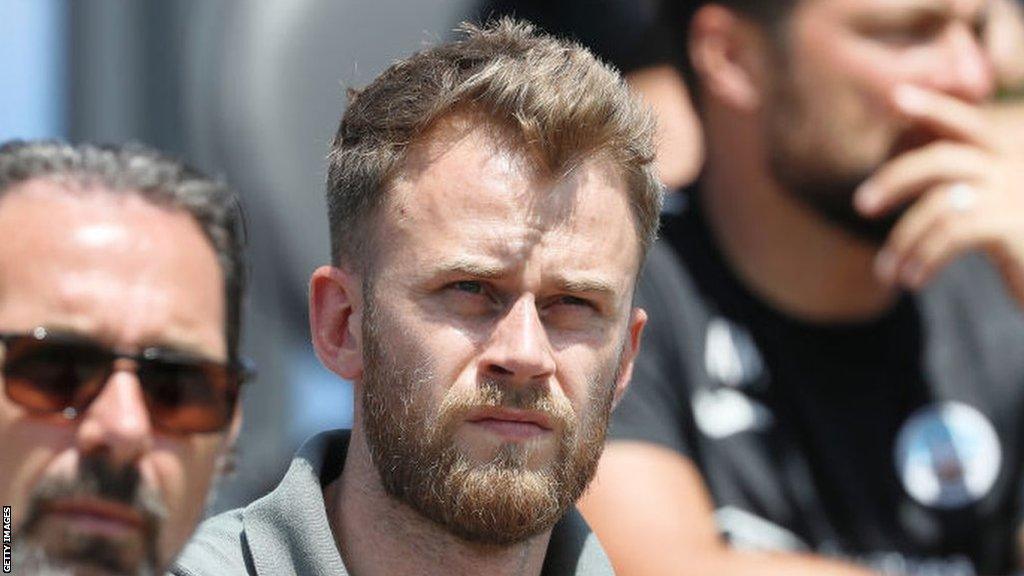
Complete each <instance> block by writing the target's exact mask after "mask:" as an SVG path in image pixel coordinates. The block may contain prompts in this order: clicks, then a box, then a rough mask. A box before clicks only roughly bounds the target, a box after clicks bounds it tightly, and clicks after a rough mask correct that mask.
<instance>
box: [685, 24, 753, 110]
mask: <svg viewBox="0 0 1024 576" xmlns="http://www.w3.org/2000/svg"><path fill="white" fill-rule="evenodd" d="M769 48H770V47H769V46H767V45H766V44H765V41H764V36H763V32H762V31H761V29H760V28H759V27H758V26H757V25H756V24H754V23H752V22H750V21H749V20H747V19H746V18H743V17H742V16H740V15H738V14H737V13H736V12H735V11H733V10H730V9H728V8H725V7H723V6H719V5H716V4H710V5H707V6H704V7H702V8H700V9H699V10H697V12H696V13H695V14H694V16H693V21H692V22H691V23H690V42H689V46H688V47H687V49H688V50H689V52H690V61H691V62H693V67H694V70H695V71H696V73H697V76H698V77H699V78H700V85H701V89H702V90H703V91H704V92H705V93H706V94H708V95H710V96H712V97H714V98H715V99H716V100H719V101H722V102H724V103H725V104H726V105H727V106H729V107H731V108H735V109H738V110H742V111H745V112H752V111H754V110H756V109H757V108H758V107H759V106H760V105H761V100H762V94H761V89H762V87H761V85H760V82H759V80H760V79H761V78H763V77H764V69H765V68H766V62H767V57H766V55H767V54H768V53H767V52H766V51H765V50H767V49H769Z"/></svg>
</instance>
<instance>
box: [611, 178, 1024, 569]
mask: <svg viewBox="0 0 1024 576" xmlns="http://www.w3.org/2000/svg"><path fill="white" fill-rule="evenodd" d="M696 198H697V197H696V196H692V197H690V199H691V200H692V201H691V202H690V205H689V206H688V207H686V208H685V209H683V210H682V211H681V213H680V214H679V215H675V216H670V215H666V216H665V217H664V218H663V231H662V239H661V240H660V241H659V242H658V244H657V245H656V246H655V247H654V248H653V249H652V251H651V254H650V256H649V260H648V264H647V267H646V269H645V271H644V274H643V277H642V280H641V283H640V287H639V289H638V301H639V305H640V306H642V307H643V308H645V309H646V310H647V312H648V315H649V321H648V325H647V328H646V330H645V332H644V338H643V343H642V346H641V351H640V355H639V357H638V359H637V363H636V367H635V370H634V375H633V381H632V384H631V385H630V387H629V389H628V391H627V393H626V395H625V397H624V398H623V400H622V402H621V403H620V405H619V407H618V408H617V409H616V412H615V413H614V415H613V419H612V427H611V432H610V436H611V439H612V440H641V441H648V442H654V443H657V444H659V445H662V446H665V447H668V448H670V449H673V450H675V451H677V452H679V453H680V454H682V455H684V456H685V457H687V458H689V459H691V460H692V461H693V462H694V463H695V464H696V465H697V466H698V467H699V469H700V470H701V472H702V474H703V476H704V480H705V482H706V483H707V485H708V488H709V489H710V492H711V494H712V497H713V499H714V505H715V509H716V513H715V514H716V521H717V522H718V525H719V528H720V530H721V531H722V533H723V535H724V536H725V537H726V538H727V540H728V541H729V542H730V543H731V544H732V545H733V546H736V547H743V548H756V549H767V550H791V551H803V552H811V553H818V554H824V555H828V556H833V557H840V558H846V559H849V560H852V561H855V562H858V563H861V564H864V565H867V566H870V567H872V568H874V569H877V570H881V571H885V572H892V573H903V574H951V575H952V574H974V573H985V574H994V573H1004V574H1005V573H1008V572H1010V571H1011V570H1013V569H1015V568H1016V566H1017V564H1016V558H1015V556H1016V554H1015V549H1014V541H1015V536H1016V531H1017V528H1018V526H1019V524H1020V516H1021V514H1020V513H1021V505H1020V497H1021V490H1020V480H1021V474H1020V468H1021V455H1020V450H1021V441H1020V434H1021V424H1022V420H1024V405H1022V400H1024V320H1022V316H1021V314H1020V313H1019V311H1018V309H1017V308H1016V305H1015V304H1014V303H1013V302H1012V301H1011V300H1010V299H1009V298H1008V297H1007V295H1006V293H1005V290H1004V288H1003V286H1002V284H1001V282H1000V280H999V278H998V276H997V275H996V273H995V271H994V270H993V269H992V267H991V266H990V265H989V264H988V262H987V260H985V259H984V258H982V257H980V256H968V257H965V258H962V259H961V260H960V261H958V262H956V263H954V264H953V265H951V266H949V267H948V268H947V270H945V271H944V272H943V273H942V274H941V275H940V277H939V278H938V279H936V280H935V281H934V282H933V283H932V284H931V285H930V286H929V287H928V289H927V290H926V291H924V292H923V293H921V294H920V295H917V296H910V295H907V296H904V297H903V298H902V299H901V300H900V301H899V302H898V303H897V304H896V305H895V306H894V307H893V309H892V310H891V311H890V312H889V313H887V314H886V315H884V316H883V317H881V318H879V319H877V320H874V321H871V322H865V323H858V324H830V325H821V324H811V323H807V322H802V321H799V320H796V319H793V318H791V317H787V316H786V315H784V314H781V313H779V312H777V311H775V310H773V309H772V308H770V307H769V306H767V305H765V304H764V303H763V302H761V301H759V300H758V299H757V298H756V297H754V296H753V295H752V294H751V293H750V292H748V291H747V290H746V289H745V287H744V286H743V285H742V284H741V283H740V282H739V281H738V280H737V278H736V277H735V276H734V275H733V273H732V272H731V271H730V269H729V268H728V266H727V265H726V264H725V263H724V261H723V259H722V256H721V254H720V252H719V251H718V249H717V247H716V246H715V243H714V241H713V239H712V235H711V234H710V233H709V230H708V228H707V226H706V224H705V222H704V221H703V219H702V217H701V214H700V212H701V210H700V208H699V206H698V204H697V202H696Z"/></svg>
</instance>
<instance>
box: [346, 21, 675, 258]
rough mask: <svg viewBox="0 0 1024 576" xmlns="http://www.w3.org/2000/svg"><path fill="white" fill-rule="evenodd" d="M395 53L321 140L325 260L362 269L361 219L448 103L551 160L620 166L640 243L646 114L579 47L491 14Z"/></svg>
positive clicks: (649, 218) (562, 165) (365, 233)
mask: <svg viewBox="0 0 1024 576" xmlns="http://www.w3.org/2000/svg"><path fill="white" fill-rule="evenodd" d="M460 31H461V33H462V34H463V38H461V39H460V40H457V41H454V42H449V43H445V44H440V45H438V46H435V47H432V48H428V49H426V50H423V51H421V52H418V53H416V54H414V55H413V56H411V57H409V58H408V59H405V60H401V61H399V62H396V63H395V64H393V65H392V66H391V67H389V68H388V69H387V70H385V71H384V72H383V73H382V74H381V75H380V76H378V77H377V79H375V80H374V81H373V82H372V83H371V84H370V85H369V86H367V87H366V88H365V89H364V90H362V91H361V92H353V93H352V94H351V102H350V103H349V107H348V110H346V112H345V115H344V116H343V117H342V119H341V125H340V126H339V127H338V132H337V135H336V136H335V138H334V143H333V145H332V148H331V153H330V157H329V167H328V173H327V206H328V212H329V221H330V229H331V256H332V259H333V261H334V263H335V265H342V264H344V265H347V266H353V267H355V268H356V269H357V270H359V271H362V272H365V271H366V268H367V264H368V262H367V261H366V260H367V259H368V255H367V250H366V248H367V243H368V242H369V241H370V239H371V238H372V228H371V225H372V220H373V216H374V215H375V214H376V211H377V209H378V208H379V207H380V206H381V205H382V203H383V200H384V198H385V194H386V189H387V186H388V184H389V182H390V180H391V179H392V178H393V177H394V173H395V172H396V170H398V169H399V167H400V165H401V162H402V160H403V159H404V156H405V154H406V151H407V149H408V147H409V145H410V144H411V143H413V142H415V141H416V139H417V138H418V137H420V136H421V135H423V134H424V133H425V132H426V131H427V130H428V129H429V128H430V126H431V125H432V124H433V123H434V122H435V121H437V120H438V119H439V118H441V117H443V116H445V115H446V114H449V113H451V112H453V111H455V110H458V109H460V108H466V107H469V108H471V109H474V110H479V111H480V112H482V113H483V114H484V115H485V116H486V117H487V118H489V119H493V120H494V121H495V122H496V123H498V124H499V125H508V126H511V127H512V128H513V129H514V130H516V131H517V132H518V133H519V134H521V135H522V141H523V142H524V143H525V144H526V146H528V147H529V148H531V149H533V150H536V151H537V152H538V153H539V157H540V158H541V159H542V160H543V161H544V162H545V164H546V168H547V169H548V170H551V171H558V170H561V171H568V170H569V169H571V168H572V167H573V166H574V165H575V163H577V162H580V161H583V160H585V159H586V158H588V157H591V156H601V157H605V158H608V160H610V161H611V163H612V164H613V165H614V166H615V167H616V169H617V170H619V171H620V173H621V174H622V175H623V176H624V178H625V180H626V182H627V186H628V187H629V193H630V198H629V200H630V207H631V209H632V212H633V217H634V223H635V228H636V231H637V236H638V238H639V239H640V245H641V250H642V253H643V252H646V250H647V248H648V247H649V246H650V244H651V243H652V242H653V239H654V236H655V233H656V231H657V225H658V214H659V212H660V208H661V198H662V194H661V186H660V185H659V184H658V181H657V179H656V177H655V175H654V171H653V160H654V142H653V127H654V123H653V119H652V117H651V114H650V112H649V111H648V110H647V109H646V108H644V107H643V106H641V105H640V104H639V102H638V101H637V100H636V99H635V98H634V97H633V96H632V95H631V94H630V92H629V89H628V88H627V87H626V85H625V83H624V82H623V81H622V78H621V77H620V76H619V74H618V73H616V72H615V71H614V70H613V69H611V68H610V67H608V66H605V65H604V64H601V63H600V62H598V61H597V59H595V58H594V57H593V55H591V53H590V52H588V51H587V50H586V49H585V48H583V47H581V46H579V45H577V44H572V43H570V42H567V41H563V40H558V39H556V38H553V37H551V36H547V35H543V34H538V33H536V32H535V30H534V28H533V27H532V26H530V25H529V24H526V23H523V22H516V21H514V20H512V19H509V18H502V19H500V20H498V21H496V22H494V23H492V24H490V25H488V26H486V27H484V28H478V27H475V26H472V25H469V24H464V25H462V27H461V28H460Z"/></svg>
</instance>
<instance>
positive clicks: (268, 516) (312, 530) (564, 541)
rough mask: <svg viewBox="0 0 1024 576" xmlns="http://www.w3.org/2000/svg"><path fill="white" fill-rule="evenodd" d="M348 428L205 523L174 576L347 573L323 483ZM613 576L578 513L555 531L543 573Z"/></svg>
mask: <svg viewBox="0 0 1024 576" xmlns="http://www.w3.org/2000/svg"><path fill="white" fill-rule="evenodd" d="M348 441H349V431H348V430H334V431H331V432H324V433H322V434H318V435H316V436H313V437H312V438H310V439H309V440H307V441H306V443H305V444H303V446H302V447H301V448H300V449H299V451H298V453H297V454H296V455H295V458H294V459H293V460H292V464H291V467H289V469H288V472H287V473H286V474H285V476H284V479H283V480H281V483H280V484H279V485H278V486H277V488H275V489H274V490H273V491H272V492H270V493H269V494H267V495H266V496H264V497H263V498H260V499H259V500H256V501H255V502H253V503H252V504H249V505H248V506H246V507H244V508H239V509H236V510H232V511H230V512H225V513H223V514H220V515H218V516H215V517H213V518H210V519H209V520H207V521H206V522H203V523H202V525H200V527H199V530H198V531H197V532H196V535H195V536H194V537H193V539H192V541H191V542H190V543H189V545H188V546H186V547H185V550H184V551H183V552H182V554H181V556H180V557H179V558H178V562H177V564H176V565H175V566H174V567H173V568H172V569H171V574H174V575H175V576H235V575H249V576H300V575H301V576H307V575H324V576H327V575H331V576H338V575H346V576H347V574H348V571H347V570H346V569H345V564H344V563H343V562H342V560H341V554H340V553H339V552H338V549H337V547H336V546H335V544H334V535H333V534H332V533H331V528H330V525H329V524H328V523H327V513H326V509H325V507H324V500H323V486H324V485H325V484H329V483H330V482H331V481H333V480H334V479H335V478H336V477H337V475H338V474H340V471H341V469H342V467H343V465H344V462H345V454H346V452H347V451H348ZM605 574H614V572H613V570H612V567H611V564H610V563H609V561H608V558H607V556H605V553H604V550H603V549H602V548H601V544H600V543H599V542H598V541H597V537H596V536H595V535H594V534H593V532H591V531H590V528H589V527H588V526H587V524H586V522H584V520H583V518H582V517H581V516H580V515H579V513H578V512H576V510H575V508H573V509H571V510H570V511H569V513H568V514H566V515H565V516H564V517H563V518H562V520H561V521H559V522H558V524H556V525H555V528H554V530H553V531H552V534H551V542H550V544H549V545H548V552H547V556H546V558H545V560H544V569H543V571H542V575H543V576H599V575H605Z"/></svg>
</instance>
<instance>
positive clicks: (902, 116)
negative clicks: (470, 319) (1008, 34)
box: [581, 0, 1024, 576]
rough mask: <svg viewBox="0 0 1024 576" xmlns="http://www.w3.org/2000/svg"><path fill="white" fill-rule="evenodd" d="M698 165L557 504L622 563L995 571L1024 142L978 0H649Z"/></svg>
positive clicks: (1018, 365) (1016, 523)
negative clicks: (680, 80)
mask: <svg viewBox="0 0 1024 576" xmlns="http://www.w3.org/2000/svg"><path fill="white" fill-rule="evenodd" d="M670 8H671V12H672V15H671V20H670V21H671V22H674V23H675V25H676V26H678V27H679V29H680V30H681V31H682V32H684V33H685V34H684V35H683V36H684V37H683V38H682V40H681V41H680V43H679V45H678V46H679V50H680V51H681V52H683V53H685V55H686V59H685V64H684V67H683V70H684V73H685V75H686V76H687V79H688V82H689V86H690V89H691V93H692V94H693V95H694V97H695V101H696V107H697V109H698V111H699V116H700V120H701V124H702V126H703V128H704V133H705V137H704V138H705V151H706V164H705V166H704V168H703V172H702V173H701V176H700V179H699V181H698V182H697V183H696V184H695V185H694V186H693V187H692V188H691V189H689V190H687V191H686V192H685V196H684V199H685V200H686V202H685V206H684V207H683V209H682V210H681V211H680V212H679V213H678V214H674V215H666V217H665V218H664V221H663V225H664V230H663V240H662V241H660V242H659V244H658V245H656V246H655V248H654V249H653V250H652V253H651V258H650V260H649V262H648V266H647V268H646V269H645V273H644V277H643V279H642V282H641V285H640V288H638V304H639V305H640V306H642V307H644V308H645V309H647V310H650V311H653V312H655V313H654V314H652V317H651V319H650V321H649V323H648V326H647V330H646V334H647V337H646V338H645V343H644V347H643V349H642V350H641V353H640V355H639V356H638V359H637V362H636V373H635V376H634V383H633V385H632V386H631V389H630V391H629V392H628V393H627V394H626V395H625V397H624V398H623V401H622V402H621V404H620V405H619V408H618V410H617V411H616V413H615V415H614V416H613V421H612V426H611V430H610V434H609V440H610V441H609V445H608V447H607V449H606V451H605V455H604V456H603V458H602V461H601V464H600V465H599V469H598V475H597V477H596V479H595V482H594V483H593V485H592V488H591V491H590V492H588V493H587V495H586V496H585V498H584V500H583V502H582V503H581V508H582V510H583V512H584V514H585V516H586V517H587V519H588V520H589V521H590V522H591V524H592V525H593V526H594V527H595V530H596V532H597V533H598V535H599V536H600V538H601V540H602V542H603V543H604V545H605V547H606V549H607V550H608V551H609V554H610V556H611V557H612V560H613V562H614V564H615V566H616V569H617V572H618V573H620V574H624V575H626V576H630V575H638V574H657V575H663V574H758V575H763V574H851V575H853V574H866V573H870V572H885V573H901V574H953V575H959V574H965V575H966V574H976V573H986V574H994V573H1004V574H1005V573H1008V572H1011V571H1012V570H1014V569H1016V568H1017V567H1018V566H1019V560H1018V558H1019V556H1020V554H1019V551H1018V550H1016V549H1015V542H1016V534H1017V533H1018V532H1019V530H1020V527H1021V519H1022V512H1024V511H1022V509H1021V474H1020V472H1021V463H1022V461H1024V460H1022V457H1021V456H1022V455H1021V449H1022V438H1021V434H1022V432H1024V430H1022V428H1021V426H1020V422H1021V420H1022V417H1024V406H1022V402H1024V356H1022V355H1021V353H1020V350H1021V349H1022V348H1024V321H1022V318H1021V314H1020V309H1019V307H1020V306H1021V305H1022V303H1024V188H1022V186H1024V151H1022V149H1021V140H1020V139H1016V140H1015V139H1014V138H1013V137H1012V133H1011V132H1007V131H1006V130H1005V126H1003V125H1001V124H996V123H994V122H993V121H992V118H993V116H992V115H990V111H989V110H987V109H986V108H985V106H986V105H987V104H988V103H989V102H990V101H991V99H992V97H993V94H994V93H995V91H996V78H995V71H994V67H993V62H992V60H991V59H990V57H989V55H988V54H987V53H986V52H985V49H984V46H983V40H984V38H985V35H986V32H987V30H988V28H989V26H990V25H991V24H992V22H991V21H990V20H989V14H990V12H989V10H990V5H989V3H988V2H985V1H983V0H900V1H898V2H894V1H891V0H789V1H785V2H760V1H754V0H750V1H743V0H730V1H726V0H722V1H718V2H694V3H682V2H680V3H673V4H672V6H671V7H670Z"/></svg>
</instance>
